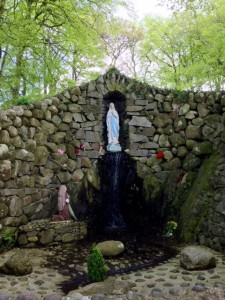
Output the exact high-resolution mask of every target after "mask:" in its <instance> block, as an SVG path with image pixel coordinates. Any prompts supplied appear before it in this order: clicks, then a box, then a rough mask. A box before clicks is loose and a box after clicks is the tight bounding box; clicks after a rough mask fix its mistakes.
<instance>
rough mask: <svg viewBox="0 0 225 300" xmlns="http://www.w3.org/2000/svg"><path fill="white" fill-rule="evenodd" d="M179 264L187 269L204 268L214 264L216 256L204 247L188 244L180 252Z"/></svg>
mask: <svg viewBox="0 0 225 300" xmlns="http://www.w3.org/2000/svg"><path fill="white" fill-rule="evenodd" d="M180 264H181V266H182V267H183V268H184V269H187V270H206V269H209V268H212V267H215V266H216V258H215V256H214V255H213V253H212V252H211V251H210V250H208V249H206V248H204V247H201V246H188V247H185V248H184V249H183V250H182V251H181V253H180Z"/></svg>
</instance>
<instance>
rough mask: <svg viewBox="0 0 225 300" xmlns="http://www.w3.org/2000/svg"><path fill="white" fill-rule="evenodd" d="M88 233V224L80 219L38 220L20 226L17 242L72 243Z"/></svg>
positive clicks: (27, 243) (39, 243) (30, 243)
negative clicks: (79, 220)
mask: <svg viewBox="0 0 225 300" xmlns="http://www.w3.org/2000/svg"><path fill="white" fill-rule="evenodd" d="M86 235H87V224H86V223H85V222H78V221H61V222H49V220H48V219H46V220H39V221H38V220H37V221H32V222H29V223H27V224H26V225H22V226H20V227H19V231H18V238H17V242H18V244H19V246H22V247H37V246H46V245H49V244H54V243H72V242H75V241H78V240H82V239H84V238H85V237H86Z"/></svg>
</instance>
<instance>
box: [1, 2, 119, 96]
mask: <svg viewBox="0 0 225 300" xmlns="http://www.w3.org/2000/svg"><path fill="white" fill-rule="evenodd" d="M124 2H125V1H120V0H103V1H100V0H96V1H93V2H90V1H70V0H62V1H51V0H46V1H26V0H21V1H19V0H15V1H4V4H2V5H0V18H1V20H4V22H1V24H0V102H5V101H6V100H8V99H11V98H13V99H14V98H18V97H19V96H21V95H24V96H30V95H31V94H32V93H34V91H35V95H38V94H39V95H40V94H42V95H43V94H49V93H51V94H56V93H57V92H58V91H60V90H62V89H64V88H65V87H66V88H67V87H68V85H70V82H71V80H72V81H73V82H74V85H75V82H78V81H79V82H81V81H82V80H83V79H85V80H86V79H87V78H88V79H89V77H91V76H92V74H93V73H94V74H95V73H96V67H99V68H101V67H103V66H104V65H105V63H104V58H105V52H104V49H103V47H102V40H101V33H102V31H103V27H104V26H102V24H103V23H106V22H107V21H109V20H110V19H112V17H113V13H114V10H115V9H117V8H118V6H121V5H122V6H124ZM39 97H40V96H39Z"/></svg>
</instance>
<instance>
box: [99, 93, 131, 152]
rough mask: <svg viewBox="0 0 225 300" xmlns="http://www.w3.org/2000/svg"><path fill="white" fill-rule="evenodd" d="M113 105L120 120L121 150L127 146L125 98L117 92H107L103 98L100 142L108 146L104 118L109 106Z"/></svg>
mask: <svg viewBox="0 0 225 300" xmlns="http://www.w3.org/2000/svg"><path fill="white" fill-rule="evenodd" d="M110 103H114V105H115V108H116V110H117V112H118V114H119V119H120V133H119V142H120V145H121V147H122V149H125V148H126V147H127V145H128V140H127V139H128V128H127V126H126V124H125V119H126V96H125V95H124V94H122V93H121V92H119V91H114V92H109V93H107V94H106V95H105V96H104V98H103V114H102V115H103V118H102V142H103V144H104V145H107V144H108V138H107V126H106V116H107V112H108V109H109V104H110Z"/></svg>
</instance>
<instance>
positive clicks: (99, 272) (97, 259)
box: [87, 244, 107, 282]
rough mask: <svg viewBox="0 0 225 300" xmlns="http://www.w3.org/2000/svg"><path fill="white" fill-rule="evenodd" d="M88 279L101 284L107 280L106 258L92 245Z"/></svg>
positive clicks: (88, 262)
mask: <svg viewBox="0 0 225 300" xmlns="http://www.w3.org/2000/svg"><path fill="white" fill-rule="evenodd" d="M87 265H88V278H89V280H90V281H91V282H100V281H103V280H104V279H105V278H106V270H107V269H106V266H105V261H104V258H103V256H102V254H101V252H100V250H99V249H98V247H96V245H95V244H93V245H92V248H91V253H90V255H89V256H88V261H87Z"/></svg>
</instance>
